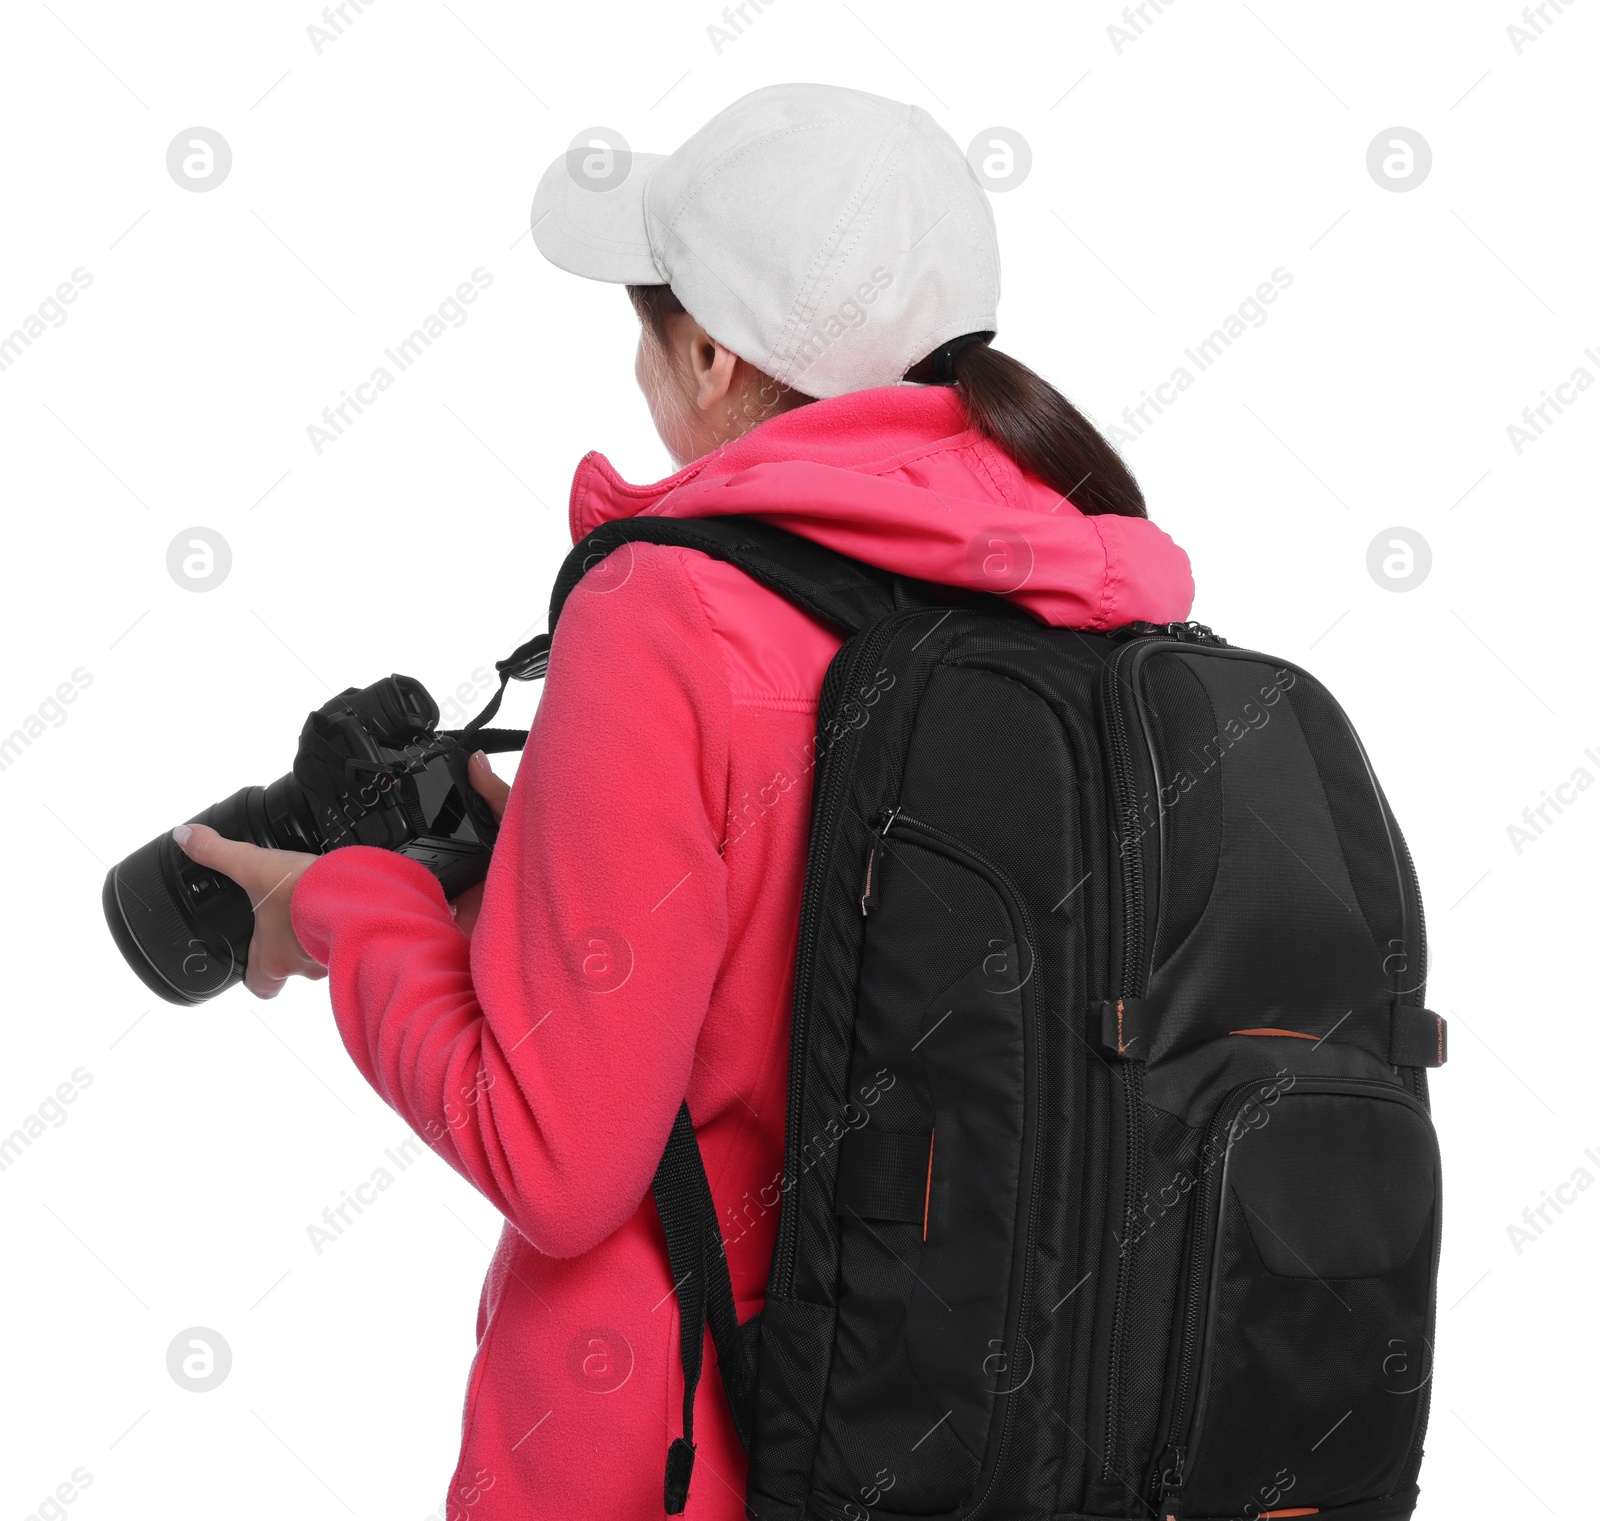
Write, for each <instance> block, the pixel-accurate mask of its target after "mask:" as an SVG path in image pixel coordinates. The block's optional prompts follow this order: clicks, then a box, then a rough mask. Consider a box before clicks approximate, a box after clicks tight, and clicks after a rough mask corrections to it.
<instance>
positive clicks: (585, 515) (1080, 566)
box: [570, 385, 1194, 629]
mask: <svg viewBox="0 0 1600 1521" xmlns="http://www.w3.org/2000/svg"><path fill="white" fill-rule="evenodd" d="M643 514H655V515H658V516H662V517H682V518H707V517H720V516H728V515H731V514H744V515H747V516H749V517H754V518H760V519H761V520H762V521H764V522H767V523H772V524H774V525H775V526H777V527H779V528H786V529H788V530H789V531H790V532H791V533H797V534H800V535H802V536H803V537H805V538H808V539H813V540H815V541H816V542H817V543H819V544H825V545H827V546H828V547H829V548H830V549H836V550H839V551H840V552H841V553H843V554H848V555H854V556H855V557H856V558H857V559H860V560H865V561H867V562H869V563H870V564H873V565H877V566H880V567H882V568H883V569H885V570H892V571H897V572H899V573H901V574H903V575H909V576H916V577H919V578H921V579H923V580H927V581H936V582H939V583H941V584H944V585H949V586H964V587H968V588H972V589H975V590H979V591H990V592H999V593H1001V594H1002V595H1005V596H1007V597H1009V598H1010V599H1011V600H1012V601H1013V602H1015V603H1017V604H1018V605H1019V606H1021V607H1024V608H1026V609H1027V610H1028V611H1029V612H1030V613H1032V614H1033V615H1034V616H1035V617H1037V618H1039V619H1041V620H1042V621H1044V622H1046V623H1051V624H1056V625H1058V626H1062V627H1070V628H1085V629H1106V628H1115V627H1117V626H1118V625H1119V624H1123V623H1129V622H1132V621H1133V620H1134V619H1138V618H1146V619H1149V620H1150V621H1151V622H1155V623H1166V622H1169V621H1172V620H1174V619H1182V618H1187V617H1188V615H1189V608H1190V606H1191V604H1192V603H1193V601H1194V580H1193V577H1192V576H1191V575H1190V572H1189V557H1188V556H1187V555H1186V554H1185V553H1184V552H1183V550H1181V549H1180V548H1179V547H1178V546H1177V545H1176V544H1175V543H1173V541H1172V540H1171V539H1170V538H1169V537H1168V536H1167V535H1166V534H1165V533H1163V532H1162V531H1161V530H1160V529H1159V528H1157V527H1156V526H1155V524H1154V523H1151V522H1149V521H1147V520H1145V519H1143V518H1124V517H1110V516H1100V517H1085V516H1084V515H1083V514H1082V513H1080V512H1079V511H1078V509H1077V508H1076V507H1074V506H1073V505H1072V503H1071V502H1069V501H1068V500H1067V499H1066V498H1065V497H1062V496H1060V495H1058V494H1057V493H1056V492H1054V491H1052V490H1051V489H1050V488H1049V487H1048V486H1046V485H1045V484H1044V482H1043V481H1041V480H1039V479H1038V477H1037V476H1033V475H1029V474H1027V473H1026V472H1024V471H1023V470H1022V469H1021V468H1020V467H1019V466H1018V465H1017V464H1016V463H1015V461H1013V460H1012V459H1011V458H1010V456H1009V455H1007V454H1005V453H1004V452H1003V451H1002V450H1001V449H1000V448H999V447H997V446H996V445H995V444H994V443H992V442H990V441H989V440H988V439H987V438H985V437H984V436H983V435H982V434H980V433H979V432H977V431H976V430H975V429H973V428H970V427H968V426H967V422H966V414H965V409H964V407H963V406H962V404H961V401H960V398H959V397H958V396H957V395H956V393H955V392H953V391H952V390H950V389H949V388H948V387H945V386H907V385H902V386H883V387H879V388H876V389H873V390H867V391H853V392H850V393H848V394H847V395H844V396H838V397H834V398H832V399H831V400H827V401H818V402H813V403H812V404H810V405H809V406H804V407H800V408H798V409H797V410H795V411H793V412H786V413H783V414H782V415H780V416H778V417H775V418H772V419H771V420H770V421H768V422H764V423H762V424H761V425H760V426H759V427H757V428H754V429H752V430H751V431H750V432H749V433H747V434H746V435H745V436H744V437H743V438H740V439H736V440H735V441H734V442H733V443H731V444H728V445H726V446H724V447H723V448H721V449H719V450H717V451H716V452H715V453H714V454H708V455H706V456H705V457H703V458H701V459H698V460H695V461H694V462H693V463H692V464H689V465H687V466H685V467H684V468H683V469H682V470H680V471H679V472H678V473H677V474H676V475H672V476H668V477H667V478H666V479H665V480H662V481H657V482H655V483H654V484H653V485H648V486H635V485H631V484H630V483H629V482H627V481H625V480H623V479H622V477H621V476H619V475H618V474H617V472H616V471H615V470H614V469H613V468H612V466H611V463H610V461H609V460H607V459H606V458H605V456H604V455H602V454H596V453H590V454H587V455H585V456H584V458H583V460H582V461H581V463H580V464H579V466H578V470H577V474H576V475H575V476H574V477H573V481H572V499H571V505H570V518H571V526H572V538H573V542H574V543H576V542H577V541H578V540H579V539H581V538H583V537H584V535H586V534H588V533H590V532H591V531H592V530H594V529H595V528H597V527H599V525H600V524H601V523H603V522H606V521H608V520H610V519H612V518H623V517H634V516H639V515H643Z"/></svg>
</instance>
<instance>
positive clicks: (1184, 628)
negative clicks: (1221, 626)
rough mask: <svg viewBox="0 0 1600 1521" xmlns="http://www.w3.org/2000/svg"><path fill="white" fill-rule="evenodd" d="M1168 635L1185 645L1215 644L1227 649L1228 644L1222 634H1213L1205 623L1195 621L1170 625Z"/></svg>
mask: <svg viewBox="0 0 1600 1521" xmlns="http://www.w3.org/2000/svg"><path fill="white" fill-rule="evenodd" d="M1167 633H1168V634H1170V635H1171V636H1172V637H1173V638H1174V639H1176V640H1178V641H1179V642H1180V643H1183V644H1213V645H1221V646H1222V647H1223V648H1226V647H1227V643H1228V641H1227V640H1226V639H1224V638H1223V637H1222V635H1221V634H1217V633H1213V632H1212V631H1211V629H1210V628H1208V627H1207V626H1206V625H1205V624H1204V623H1196V622H1195V621H1194V620H1193V619H1190V620H1189V622H1187V623H1169V624H1168V625H1167Z"/></svg>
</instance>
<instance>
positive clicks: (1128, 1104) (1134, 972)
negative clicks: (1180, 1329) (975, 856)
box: [1101, 626, 1164, 1479]
mask: <svg viewBox="0 0 1600 1521" xmlns="http://www.w3.org/2000/svg"><path fill="white" fill-rule="evenodd" d="M1150 632H1152V633H1159V632H1164V631H1163V630H1159V629H1156V628H1155V627H1154V626H1152V627H1151V630H1150ZM1122 663H1123V659H1122V654H1121V653H1120V652H1119V654H1118V655H1117V656H1116V657H1114V658H1113V660H1112V661H1111V664H1110V665H1109V666H1108V667H1107V669H1106V711H1107V717H1108V720H1109V723H1108V726H1107V727H1108V731H1109V733H1108V738H1109V740H1110V751H1111V769H1112V774H1113V781H1114V785H1115V790H1116V793H1117V803H1118V808H1119V811H1120V816H1121V823H1122V855H1123V869H1122V966H1121V976H1120V979H1119V982H1120V987H1119V990H1118V991H1119V994H1120V996H1122V997H1123V998H1137V997H1139V996H1140V994H1141V993H1142V991H1143V982H1144V916H1145V900H1144V847H1143V845H1142V843H1141V841H1140V834H1139V804H1138V799H1137V797H1136V796H1135V793H1134V776H1133V759H1132V756H1131V754H1130V752H1129V745H1128V724H1127V715H1126V713H1125V711H1124V709H1123V701H1122V686H1121V683H1122V677H1121V676H1120V675H1119V673H1118V667H1119V666H1120V665H1121V664H1122ZM1117 1076H1118V1078H1119V1080H1120V1082H1121V1086H1122V1106H1123V1132H1124V1135H1125V1137H1126V1144H1127V1166H1126V1171H1125V1190H1124V1195H1123V1209H1122V1232H1123V1234H1122V1248H1121V1250H1120V1251H1119V1252H1118V1254H1117V1283H1116V1294H1115V1298H1114V1299H1113V1301H1112V1311H1111V1342H1110V1349H1109V1357H1108V1362H1107V1373H1106V1450H1105V1456H1104V1458H1103V1459H1102V1461H1101V1477H1102V1478H1103V1479H1110V1478H1112V1477H1113V1476H1114V1475H1115V1474H1116V1473H1117V1472H1118V1471H1119V1469H1120V1468H1121V1466H1122V1465H1121V1459H1122V1452H1121V1444H1122V1431H1123V1424H1124V1416H1125V1412H1124V1410H1123V1401H1124V1399H1125V1397H1126V1370H1125V1368H1124V1367H1123V1364H1124V1362H1125V1356H1124V1353H1125V1351H1126V1347H1127V1339H1128V1306H1129V1302H1130V1300H1131V1298H1132V1294H1133V1270H1134V1263H1133V1255H1134V1250H1135V1242H1136V1241H1137V1239H1138V1238H1137V1236H1136V1234H1135V1226H1136V1223H1137V1218H1138V1208H1139V1197H1140V1195H1141V1194H1142V1193H1143V1191H1144V1066H1143V1063H1141V1062H1136V1061H1125V1062H1121V1063H1119V1065H1118V1068H1117Z"/></svg>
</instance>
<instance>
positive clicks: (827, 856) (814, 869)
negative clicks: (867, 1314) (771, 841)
mask: <svg viewBox="0 0 1600 1521" xmlns="http://www.w3.org/2000/svg"><path fill="white" fill-rule="evenodd" d="M926 613H927V609H926V608H907V609H905V610H903V611H901V612H898V613H890V614H888V615H887V616H886V617H883V618H880V619H879V620H878V622H877V623H875V624H873V625H872V627H871V628H870V629H868V630H866V631H865V632H864V633H862V634H859V635H857V636H856V638H857V640H859V643H857V644H856V647H855V648H854V649H851V650H849V652H848V653H847V654H845V658H844V663H843V665H842V666H841V667H840V668H839V675H838V678H837V682H836V685H835V687H834V692H833V693H832V694H830V692H829V690H828V678H831V677H832V676H833V668H832V667H830V668H829V672H828V677H825V678H824V681H823V691H822V698H823V699H824V700H823V701H819V703H818V706H817V723H818V727H819V728H820V727H821V725H822V723H823V722H824V721H825V720H826V719H828V718H830V717H832V714H833V709H834V708H835V707H837V705H838V704H837V702H836V701H831V702H830V701H827V699H828V698H830V696H834V697H836V696H837V694H838V693H839V692H841V691H845V692H847V691H848V690H849V688H850V684H851V683H852V682H853V681H854V680H855V678H856V676H857V675H858V674H859V673H860V671H861V670H862V669H863V668H864V667H865V666H866V665H867V663H868V662H869V661H871V660H873V659H875V658H876V657H877V655H878V653H879V652H880V651H881V650H882V649H883V648H884V646H885V645H886V644H887V643H888V641H889V637H890V635H891V634H893V633H894V632H895V631H896V630H897V629H898V628H899V626H900V625H901V624H902V623H904V622H906V621H908V620H909V619H911V618H915V617H919V616H923V615H925V614H926ZM853 642H854V641H853ZM837 658H838V657H835V659H837ZM856 736H857V731H854V730H853V731H852V732H851V737H850V741H849V743H850V744H851V747H852V748H853V746H854V742H855V739H856ZM846 755H847V752H846V751H845V742H840V743H839V744H836V745H835V746H833V748H831V749H830V750H829V751H828V752H827V753H826V755H824V756H823V757H822V759H821V761H820V762H819V769H818V776H817V781H818V784H819V787H820V791H819V794H818V796H817V797H815V798H814V799H813V806H812V812H811V819H812V831H811V842H810V844H809V846H808V848H807V852H806V878H805V889H804V893H803V895H802V899H801V905H800V937H799V944H798V948H797V950H796V952H795V992H794V1004H793V1016H792V1027H791V1030H790V1035H789V1082H788V1098H787V1105H788V1107H787V1110H786V1112H785V1116H784V1143H783V1151H784V1167H785V1170H786V1172H788V1171H790V1170H792V1169H793V1167H794V1165H795V1162H796V1159H797V1158H798V1156H799V1154H800V1131H801V1128H802V1125H801V1118H802V1117H801V1112H800V1106H801V1103H802V1102H803V1099H804V1080H805V1051H806V1025H807V1020H808V1016H809V1013H810V1008H811V983H812V973H811V966H812V959H813V955H814V952H815V949H816V942H817V935H818V927H817V920H818V917H819V915H820V913H821V908H822V884H823V882H824V880H825V879H826V878H827V876H828V866H829V863H830V862H831V859H832V854H833V847H834V836H835V833H836V830H835V825H836V823H837V817H838V809H837V807H836V802H837V798H838V795H839V793H840V792H841V791H842V790H843V788H844V784H845V780H846V779H847V777H848V776H849V774H850V768H849V766H848V765H847V764H846ZM798 1233H799V1211H798V1210H797V1209H794V1208H792V1207H790V1203H789V1200H788V1199H787V1198H786V1199H785V1201H784V1208H783V1209H782V1210H780V1211H779V1214H778V1239H777V1240H776V1242H775V1243H774V1244H773V1251H772V1274H771V1280H770V1284H769V1290H770V1293H771V1295H772V1297H773V1298H777V1299H786V1298H790V1297H792V1292H791V1291H792V1289H793V1286H794V1260H795V1244H796V1240H797V1237H798Z"/></svg>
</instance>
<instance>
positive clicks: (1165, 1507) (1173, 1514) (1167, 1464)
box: [1156, 1447, 1185, 1521]
mask: <svg viewBox="0 0 1600 1521" xmlns="http://www.w3.org/2000/svg"><path fill="white" fill-rule="evenodd" d="M1184 1457H1185V1453H1184V1450H1183V1448H1181V1447H1169V1448H1168V1449H1167V1450H1166V1451H1165V1452H1164V1453H1162V1455H1161V1498H1160V1500H1159V1502H1158V1503H1157V1506H1156V1521H1179V1516H1180V1506H1181V1505H1182V1500H1181V1498H1180V1497H1181V1496H1182V1494H1183V1460H1184Z"/></svg>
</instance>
